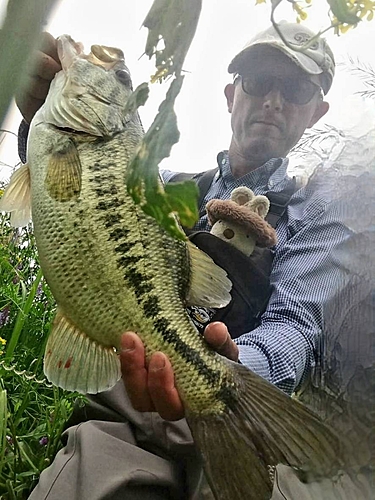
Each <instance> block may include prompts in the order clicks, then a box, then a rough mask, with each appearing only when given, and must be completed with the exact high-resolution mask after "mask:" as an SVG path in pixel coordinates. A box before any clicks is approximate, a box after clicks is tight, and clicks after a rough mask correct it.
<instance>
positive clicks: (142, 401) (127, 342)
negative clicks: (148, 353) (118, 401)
mask: <svg viewBox="0 0 375 500" xmlns="http://www.w3.org/2000/svg"><path fill="white" fill-rule="evenodd" d="M120 363H121V371H122V378H123V381H124V384H125V388H126V392H127V393H128V396H129V399H130V401H131V403H132V405H133V407H134V409H135V410H138V411H155V408H154V405H153V403H152V400H151V398H150V395H149V392H148V386H147V378H148V372H147V368H146V364H145V349H144V346H143V343H142V341H141V339H140V338H139V337H138V335H136V334H135V333H133V332H127V333H125V334H124V335H122V337H121V353H120Z"/></svg>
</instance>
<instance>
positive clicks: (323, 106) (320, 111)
mask: <svg viewBox="0 0 375 500" xmlns="http://www.w3.org/2000/svg"><path fill="white" fill-rule="evenodd" d="M328 110H329V104H328V102H326V101H320V100H319V102H318V104H317V106H316V109H315V113H314V114H313V116H312V117H311V120H310V123H309V124H308V125H307V128H311V127H313V126H314V125H315V123H316V122H317V121H318V120H320V119H321V117H322V116H324V115H325V114H326V113H327V111H328Z"/></svg>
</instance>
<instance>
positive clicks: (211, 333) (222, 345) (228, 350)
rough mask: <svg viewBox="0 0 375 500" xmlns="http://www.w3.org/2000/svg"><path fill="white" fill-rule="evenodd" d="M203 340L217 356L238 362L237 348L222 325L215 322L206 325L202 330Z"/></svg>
mask: <svg viewBox="0 0 375 500" xmlns="http://www.w3.org/2000/svg"><path fill="white" fill-rule="evenodd" d="M204 338H205V340H206V342H207V343H208V344H209V345H210V346H211V347H212V348H213V349H215V351H217V352H218V353H219V354H221V355H222V356H225V357H226V358H228V359H231V360H232V361H238V346H237V344H235V343H234V342H233V340H232V338H231V336H230V333H229V332H228V328H227V327H226V325H225V324H224V323H221V322H219V321H216V322H214V323H210V324H209V325H207V326H206V328H205V330H204Z"/></svg>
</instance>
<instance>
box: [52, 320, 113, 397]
mask: <svg viewBox="0 0 375 500" xmlns="http://www.w3.org/2000/svg"><path fill="white" fill-rule="evenodd" d="M44 373H45V375H46V377H47V378H48V380H49V381H50V382H52V383H53V384H54V385H57V386H58V387H62V388H63V389H66V390H68V391H77V392H81V393H83V394H86V393H87V394H96V393H97V392H101V391H105V390H107V389H109V388H110V387H112V386H114V385H115V383H116V382H117V381H118V380H119V379H120V377H121V370H120V362H119V360H118V357H117V354H116V353H115V351H114V349H112V348H111V347H104V346H102V345H100V344H98V343H97V342H95V341H94V340H92V339H91V338H90V337H88V336H87V335H86V334H85V333H83V332H82V331H80V330H79V329H78V328H77V327H76V326H75V325H74V324H72V323H71V322H70V321H69V320H68V319H67V318H66V317H65V316H64V315H63V314H62V313H61V312H60V311H58V312H57V315H56V318H55V321H54V323H53V326H52V331H51V333H50V336H49V338H48V342H47V346H46V352H45V356H44Z"/></svg>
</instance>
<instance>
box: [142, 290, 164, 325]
mask: <svg viewBox="0 0 375 500" xmlns="http://www.w3.org/2000/svg"><path fill="white" fill-rule="evenodd" d="M142 307H143V312H144V314H145V316H146V318H152V319H154V318H156V317H157V316H158V315H159V314H160V307H159V300H158V297H157V296H156V295H149V296H148V297H147V298H146V300H145V301H144V302H143V305H142Z"/></svg>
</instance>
